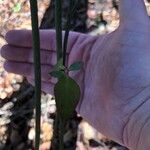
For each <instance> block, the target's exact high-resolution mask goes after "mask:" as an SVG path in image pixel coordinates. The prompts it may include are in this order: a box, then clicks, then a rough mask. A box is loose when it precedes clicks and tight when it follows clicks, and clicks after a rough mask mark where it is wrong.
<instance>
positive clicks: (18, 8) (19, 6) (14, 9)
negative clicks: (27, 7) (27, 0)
mask: <svg viewBox="0 0 150 150" xmlns="http://www.w3.org/2000/svg"><path fill="white" fill-rule="evenodd" d="M12 10H13V12H14V13H17V12H19V11H20V10H21V3H17V4H16V5H15V6H14V7H13V8H12Z"/></svg>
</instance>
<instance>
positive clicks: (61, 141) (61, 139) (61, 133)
mask: <svg viewBox="0 0 150 150" xmlns="http://www.w3.org/2000/svg"><path fill="white" fill-rule="evenodd" d="M64 130H65V127H64V122H63V121H62V119H61V118H60V117H59V146H60V147H59V150H64V133H65V131H64Z"/></svg>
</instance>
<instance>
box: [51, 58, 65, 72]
mask: <svg viewBox="0 0 150 150" xmlns="http://www.w3.org/2000/svg"><path fill="white" fill-rule="evenodd" d="M64 69H65V66H64V65H63V59H62V58H61V59H60V60H59V61H58V62H57V64H56V65H55V66H54V69H53V70H55V71H60V70H64Z"/></svg>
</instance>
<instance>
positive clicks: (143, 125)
mask: <svg viewBox="0 0 150 150" xmlns="http://www.w3.org/2000/svg"><path fill="white" fill-rule="evenodd" d="M149 99H150V97H149ZM148 121H150V117H147V119H146V120H145V122H144V123H143V124H142V126H141V130H140V133H139V137H138V140H137V143H136V149H138V145H139V143H140V139H141V135H142V130H143V129H144V128H145V126H146V124H147V123H148Z"/></svg>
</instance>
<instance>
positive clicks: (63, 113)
mask: <svg viewBox="0 0 150 150" xmlns="http://www.w3.org/2000/svg"><path fill="white" fill-rule="evenodd" d="M77 2H78V1H77V0H70V6H69V10H68V17H67V23H66V29H65V35H64V41H62V19H61V18H62V1H61V0H55V7H56V8H55V25H56V49H57V50H56V51H57V64H56V65H55V66H54V68H53V71H52V72H50V75H51V76H53V77H56V78H57V79H58V82H57V83H56V85H55V87H54V95H55V99H56V107H57V115H56V121H55V127H54V139H53V143H52V148H53V149H59V150H63V149H64V144H63V136H64V128H65V124H66V123H67V121H68V120H69V118H71V117H72V115H73V112H74V110H75V108H76V105H77V103H78V101H79V99H80V87H79V85H78V84H77V83H76V82H75V81H74V79H72V78H71V77H70V76H69V71H77V70H80V69H81V68H82V66H83V63H82V62H80V61H77V62H74V63H73V64H71V65H70V66H67V64H66V50H67V43H68V37H69V31H70V24H71V23H70V21H71V17H72V15H73V13H74V11H75V9H76V4H77ZM30 4H31V16H32V31H33V48H34V63H35V100H36V139H35V141H36V146H35V150H38V149H39V141H40V115H41V114H40V111H41V108H40V105H41V103H40V98H41V96H40V91H41V69H40V40H39V29H38V16H37V11H38V8H37V1H36V0H30ZM55 137H58V143H57V142H56V141H55ZM56 144H58V148H55V145H56Z"/></svg>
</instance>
